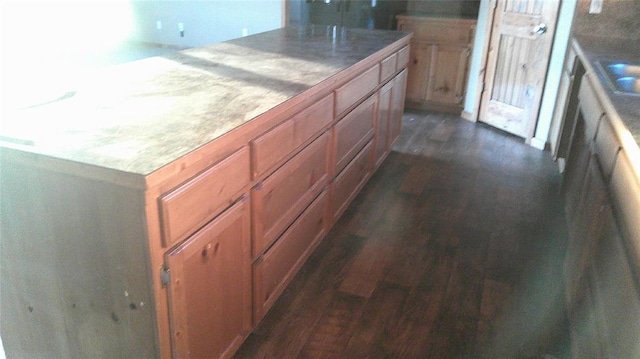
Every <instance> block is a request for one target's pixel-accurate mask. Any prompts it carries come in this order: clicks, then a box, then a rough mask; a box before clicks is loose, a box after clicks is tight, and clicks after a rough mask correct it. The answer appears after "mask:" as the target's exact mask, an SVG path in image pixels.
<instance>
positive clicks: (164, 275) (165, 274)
mask: <svg viewBox="0 0 640 359" xmlns="http://www.w3.org/2000/svg"><path fill="white" fill-rule="evenodd" d="M160 282H161V283H162V285H163V286H165V287H166V286H168V285H169V282H171V273H170V272H169V268H167V267H162V269H161V270H160Z"/></svg>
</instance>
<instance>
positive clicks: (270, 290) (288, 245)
mask: <svg viewBox="0 0 640 359" xmlns="http://www.w3.org/2000/svg"><path fill="white" fill-rule="evenodd" d="M328 200H329V196H328V195H327V191H326V190H325V191H324V192H322V193H321V194H320V196H318V198H317V199H316V200H315V201H314V202H313V203H312V204H311V205H309V207H308V208H307V209H306V210H305V211H304V212H303V213H302V214H301V215H300V217H299V218H298V219H296V221H295V222H294V223H293V224H292V225H291V227H289V229H287V231H286V232H285V233H284V234H283V235H282V237H281V238H280V239H279V240H278V242H277V243H276V244H274V245H273V246H272V247H271V248H270V249H269V250H268V251H267V252H266V253H265V254H264V255H262V256H261V257H260V258H258V260H256V261H255V263H254V265H253V286H254V293H253V303H254V304H253V312H254V314H253V320H254V322H255V323H256V324H257V323H258V322H259V321H260V320H261V319H262V317H263V316H264V314H265V313H266V312H267V311H268V310H269V308H270V307H271V306H272V305H273V303H274V302H275V301H276V299H277V298H278V296H279V295H280V294H281V293H282V291H283V290H284V288H285V287H286V285H287V284H288V283H289V282H290V281H291V279H293V277H294V276H295V274H296V272H297V271H298V269H300V267H301V266H302V264H304V262H305V261H306V260H307V258H308V257H309V255H311V252H312V251H313V250H314V249H315V247H316V246H317V245H318V243H319V242H320V240H321V239H322V237H323V236H324V234H325V233H326V229H327V204H328V203H329V201H328Z"/></svg>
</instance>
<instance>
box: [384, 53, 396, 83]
mask: <svg viewBox="0 0 640 359" xmlns="http://www.w3.org/2000/svg"><path fill="white" fill-rule="evenodd" d="M397 63H398V55H397V54H393V55H391V56H389V57H387V58H386V59H384V60H382V61H381V62H380V82H381V83H384V82H386V81H387V80H389V79H390V78H391V76H393V74H394V73H395V72H396V67H397Z"/></svg>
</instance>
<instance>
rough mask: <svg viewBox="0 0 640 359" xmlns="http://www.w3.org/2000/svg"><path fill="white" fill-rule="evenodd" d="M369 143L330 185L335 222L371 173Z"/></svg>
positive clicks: (370, 147)
mask: <svg viewBox="0 0 640 359" xmlns="http://www.w3.org/2000/svg"><path fill="white" fill-rule="evenodd" d="M372 149H373V144H372V143H371V142H369V144H367V146H366V147H365V148H364V149H363V150H362V151H360V153H359V154H358V156H356V158H354V160H353V161H352V162H351V163H349V165H348V166H347V167H346V168H345V169H344V171H342V173H340V174H339V175H338V177H336V179H335V180H334V182H333V183H332V185H331V206H332V208H331V213H332V216H333V219H332V220H333V221H335V220H337V219H338V218H339V217H340V215H342V213H343V212H344V210H345V209H346V208H347V206H348V205H349V203H351V201H352V200H353V198H354V197H355V196H356V194H358V191H359V190H360V189H361V188H362V187H363V186H364V184H365V182H366V181H367V179H368V177H369V174H370V172H371V150H372Z"/></svg>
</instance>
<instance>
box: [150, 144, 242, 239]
mask: <svg viewBox="0 0 640 359" xmlns="http://www.w3.org/2000/svg"><path fill="white" fill-rule="evenodd" d="M249 176H250V174H249V149H248V148H247V147H243V148H242V149H240V150H239V151H238V152H236V153H234V154H233V155H231V156H229V157H227V158H225V159H224V160H222V161H220V162H219V163H217V164H215V165H213V166H212V167H210V168H209V169H207V170H206V171H204V172H203V173H201V174H199V175H198V176H196V177H194V178H193V179H191V180H189V181H188V182H186V183H184V184H182V185H180V186H179V187H178V188H176V189H174V190H172V191H171V192H169V193H167V194H165V195H164V196H162V197H160V198H159V199H158V201H159V208H160V213H161V226H162V234H163V239H164V243H163V244H164V246H165V247H170V246H171V245H173V244H175V243H177V242H178V241H180V240H182V239H185V238H186V237H187V236H188V235H189V234H191V233H192V232H193V231H194V230H196V229H198V228H199V227H201V226H202V225H204V224H205V223H207V222H208V221H209V220H211V219H212V218H213V217H215V216H216V215H218V214H219V213H220V212H222V211H223V210H224V209H225V208H227V207H229V206H230V205H231V204H232V203H233V202H234V201H235V200H236V199H238V198H239V197H240V195H241V193H242V192H243V191H244V190H245V189H246V187H247V186H248V184H249V180H250V178H249Z"/></svg>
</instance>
